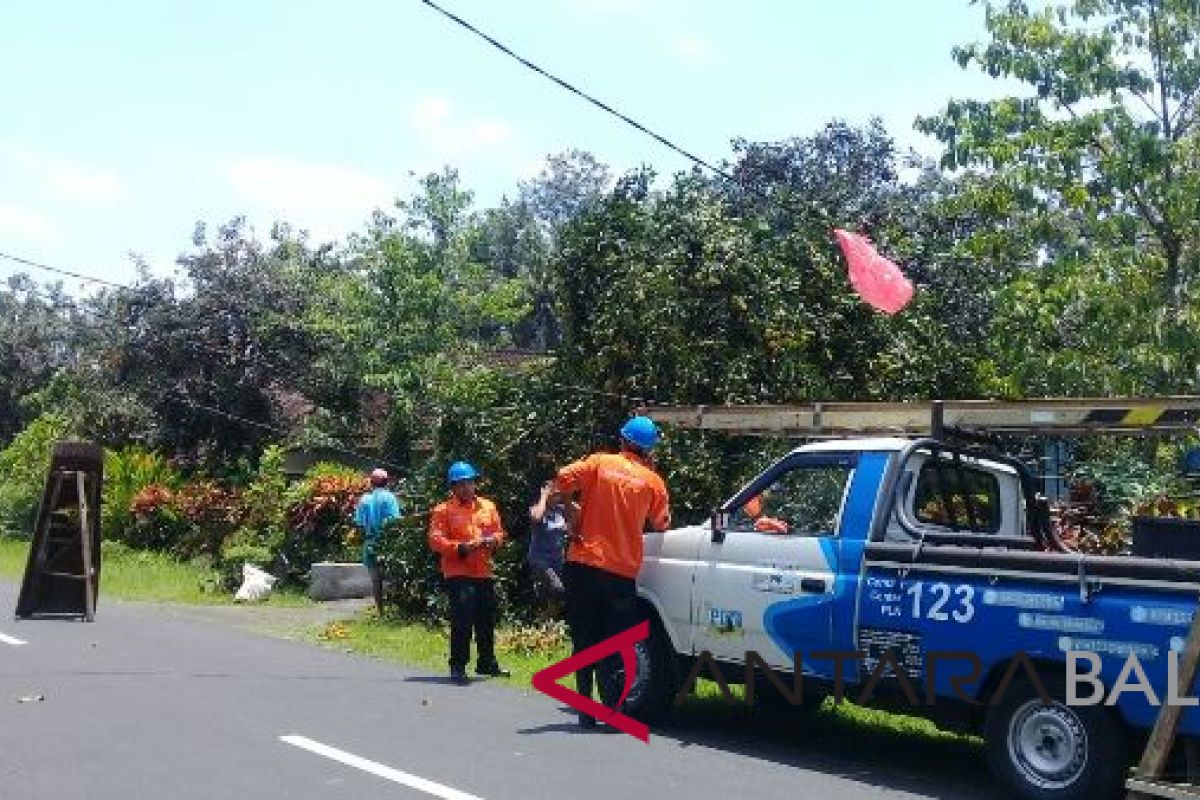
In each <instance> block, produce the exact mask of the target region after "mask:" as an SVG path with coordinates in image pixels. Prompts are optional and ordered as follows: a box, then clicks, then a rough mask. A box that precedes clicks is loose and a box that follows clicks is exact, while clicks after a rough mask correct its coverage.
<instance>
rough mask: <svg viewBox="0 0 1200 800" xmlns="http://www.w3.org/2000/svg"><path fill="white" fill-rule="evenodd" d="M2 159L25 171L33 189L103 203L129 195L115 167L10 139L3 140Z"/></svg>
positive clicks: (66, 198) (20, 170) (61, 197)
mask: <svg viewBox="0 0 1200 800" xmlns="http://www.w3.org/2000/svg"><path fill="white" fill-rule="evenodd" d="M0 159H2V160H3V161H5V162H7V163H8V164H9V165H10V166H11V167H12V168H13V169H14V170H15V171H16V172H17V173H18V174H20V175H22V176H23V179H24V181H25V182H27V183H28V185H29V186H30V187H31V189H32V190H36V191H38V192H43V193H47V194H50V195H52V196H54V197H55V198H57V199H60V200H66V201H70V202H77V203H87V204H95V205H102V204H106V203H112V202H114V201H116V200H120V199H121V198H122V197H124V196H125V182H124V181H122V180H121V177H120V176H119V175H117V174H116V173H115V172H112V171H111V170H106V169H101V168H98V167H92V166H88V165H85V164H80V163H78V162H76V161H72V160H70V159H65V158H59V157H57V156H52V155H49V154H46V153H39V152H35V151H33V150H29V149H27V148H24V147H18V146H16V145H13V144H9V143H6V142H0Z"/></svg>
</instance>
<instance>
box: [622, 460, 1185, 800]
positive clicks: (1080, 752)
mask: <svg viewBox="0 0 1200 800" xmlns="http://www.w3.org/2000/svg"><path fill="white" fill-rule="evenodd" d="M645 553H646V558H645V564H644V567H643V569H642V572H641V574H640V576H639V578H638V590H639V595H640V602H641V604H642V610H643V612H644V613H645V614H646V616H647V617H648V618H649V619H650V620H651V623H652V624H651V637H650V640H649V642H648V643H647V646H646V647H645V649H644V651H643V654H642V661H641V664H640V666H639V677H638V681H637V683H636V686H635V688H634V691H633V692H632V693H631V695H630V697H629V700H628V701H627V704H626V709H627V712H626V713H630V714H633V715H635V716H641V717H642V718H644V719H652V718H654V717H655V716H657V715H660V714H662V713H664V712H666V711H668V710H669V708H670V707H671V705H672V702H673V700H674V698H675V695H676V693H677V692H678V691H679V689H680V687H681V686H682V685H684V684H685V683H686V680H687V677H688V676H689V675H692V674H694V673H693V669H694V668H696V667H697V665H698V662H700V661H704V666H705V670H704V672H703V673H702V674H703V676H704V677H709V676H708V674H707V672H708V671H709V666H710V665H711V666H717V667H719V668H720V672H721V673H722V674H724V675H725V677H726V679H727V680H729V681H731V682H741V681H742V680H744V675H745V665H746V662H747V660H748V659H750V658H752V657H751V656H748V653H756V654H758V656H759V657H760V658H761V659H762V661H764V662H766V663H767V664H769V665H770V666H771V667H773V668H774V669H775V670H777V671H778V673H780V674H781V675H782V676H783V677H785V678H787V679H788V680H789V681H791V680H793V679H794V677H795V672H794V666H793V665H794V664H796V663H798V664H799V665H800V667H799V669H800V674H801V684H802V685H803V688H804V691H805V692H806V693H807V694H808V695H809V696H810V697H811V696H812V690H813V689H814V688H816V689H818V690H821V689H824V690H825V691H829V689H830V687H832V686H833V685H834V681H835V678H836V673H835V670H836V669H837V668H838V664H837V662H836V661H834V660H832V659H828V658H826V659H821V658H819V657H814V656H813V654H815V653H821V652H826V653H827V652H829V651H859V652H861V654H862V656H861V657H859V658H853V659H848V660H843V661H842V662H841V669H842V671H843V675H844V679H845V684H846V687H847V688H846V690H845V692H844V696H845V697H846V698H847V699H851V700H853V699H856V698H857V696H858V695H857V693H856V691H855V687H858V688H862V687H863V685H864V684H866V683H867V682H868V681H869V678H870V676H871V674H872V672H873V671H879V672H880V673H881V674H884V675H886V676H888V677H887V679H886V680H884V681H882V682H878V681H877V684H878V685H877V689H876V691H874V692H873V694H874V696H875V697H876V698H877V700H878V701H879V702H885V703H887V702H890V703H891V704H892V707H895V704H896V703H897V702H898V703H899V708H897V709H896V710H901V711H902V712H903V713H909V714H916V715H921V716H928V717H930V718H932V719H934V720H935V721H936V722H938V724H941V725H946V726H957V727H958V728H959V729H962V728H965V729H967V730H973V731H976V732H979V733H981V734H982V736H983V737H984V741H985V744H986V749H987V754H988V759H989V762H990V764H991V766H992V769H993V771H994V772H995V775H996V777H997V778H998V779H1000V780H1002V781H1004V782H1005V783H1007V784H1008V785H1009V786H1010V787H1012V789H1014V790H1015V791H1016V792H1017V793H1018V794H1019V795H1021V796H1023V797H1027V798H1058V799H1060V800H1068V799H1069V800H1076V799H1078V800H1083V799H1084V798H1087V799H1088V800H1091V799H1092V798H1103V797H1111V796H1116V795H1118V794H1120V792H1121V790H1122V787H1123V785H1124V780H1125V778H1126V775H1127V772H1128V768H1129V766H1130V764H1131V761H1132V758H1133V755H1134V754H1135V751H1136V747H1137V743H1138V741H1139V738H1140V739H1141V740H1142V741H1144V740H1145V737H1146V734H1147V732H1148V729H1149V728H1150V727H1152V726H1153V724H1154V720H1155V718H1156V715H1157V713H1158V708H1157V707H1156V705H1155V704H1154V703H1153V702H1152V700H1151V698H1150V697H1149V696H1148V695H1147V693H1146V692H1145V691H1140V690H1130V688H1129V687H1130V686H1131V685H1132V684H1135V683H1137V676H1136V675H1135V674H1133V673H1130V672H1129V669H1130V667H1129V666H1128V665H1129V662H1130V661H1136V662H1137V665H1140V666H1141V667H1142V668H1143V669H1144V671H1145V676H1144V680H1145V681H1146V682H1148V683H1149V685H1150V686H1151V687H1152V688H1153V692H1154V695H1155V697H1156V698H1158V699H1160V700H1161V701H1163V702H1165V701H1166V698H1167V696H1168V668H1169V667H1170V666H1171V665H1172V662H1173V661H1175V660H1176V659H1177V655H1176V654H1177V653H1178V652H1179V651H1181V650H1182V648H1183V646H1184V641H1185V640H1186V638H1187V635H1188V631H1189V627H1190V625H1191V621H1192V615H1193V611H1194V609H1195V608H1196V605H1197V597H1198V593H1200V562H1176V561H1166V560H1158V559H1145V558H1134V557H1106V556H1086V555H1079V554H1075V553H1071V552H1068V551H1067V548H1065V547H1064V546H1063V545H1062V543H1061V542H1059V541H1058V540H1057V538H1056V537H1055V536H1054V534H1053V533H1052V532H1051V530H1050V525H1049V520H1048V514H1047V511H1046V506H1045V503H1044V501H1043V500H1041V499H1040V498H1039V497H1038V496H1037V495H1036V493H1035V491H1034V487H1033V483H1032V480H1031V478H1030V476H1029V473H1028V471H1027V470H1026V469H1025V468H1024V466H1023V465H1022V464H1021V463H1020V462H1018V461H1016V460H1012V459H1008V458H1006V457H1004V456H1000V455H996V454H992V453H989V452H987V451H982V450H977V449H973V448H958V447H953V446H950V445H947V444H944V443H941V442H937V441H934V440H928V439H926V440H918V441H911V440H904V439H865V440H845V441H832V442H823V443H820V444H812V445H808V446H804V447H800V448H799V449H797V450H794V451H793V452H791V453H790V454H788V455H787V456H785V457H784V458H782V459H780V460H779V461H778V462H776V463H775V464H773V465H771V466H770V467H769V468H768V469H767V470H766V471H765V472H763V473H762V474H761V475H759V476H758V477H757V478H755V479H754V480H753V481H751V482H750V483H749V484H747V485H746V486H745V487H744V488H742V489H741V490H740V491H739V492H737V494H735V495H734V496H733V497H732V498H730V499H729V500H728V501H726V502H725V503H724V504H723V505H721V506H720V508H718V509H717V511H716V512H715V513H714V514H713V517H712V519H711V520H710V521H709V522H708V523H706V524H703V525H697V526H694V527H686V528H680V529H676V530H671V531H667V532H666V533H648V534H646V538H645ZM889 651H890V654H888V653H889ZM946 651H957V652H959V653H962V652H963V651H966V652H968V653H971V654H973V655H974V656H976V657H977V658H978V660H979V662H980V672H979V674H978V676H977V677H972V676H971V674H970V673H971V665H970V664H969V663H967V662H965V661H956V660H944V661H940V662H939V663H937V665H936V667H937V668H936V670H931V669H929V668H928V664H929V663H931V658H930V657H931V656H934V659H936V656H935V655H934V654H937V653H944V652H946ZM1069 653H1087V654H1095V655H1088V656H1086V657H1083V658H1082V660H1079V661H1078V664H1077V666H1078V668H1079V672H1080V673H1084V672H1087V671H1089V670H1091V669H1093V668H1094V667H1095V666H1096V665H1097V664H1098V665H1099V673H1098V676H1099V681H1101V682H1102V687H1101V684H1098V683H1096V682H1095V681H1094V680H1093V682H1092V683H1091V684H1090V685H1089V686H1086V687H1083V688H1082V689H1081V690H1080V693H1079V695H1078V696H1077V697H1075V698H1071V697H1068V696H1067V694H1066V691H1067V686H1066V684H1067V674H1068V673H1067V665H1068V660H1069V659H1068V654H1069ZM797 654H799V656H797ZM885 654H888V655H885ZM1021 654H1024V655H1025V656H1027V657H1028V666H1026V664H1025V662H1024V661H1021V660H1018V659H1021V658H1022V655H1021ZM1131 654H1132V655H1133V656H1136V659H1130V655H1131ZM1075 658H1076V659H1079V658H1080V657H1078V656H1076V657H1075ZM797 659H798V660H797ZM881 659H883V660H885V661H886V662H887V663H886V664H885V665H884V666H883V667H881V666H880V660H881ZM1015 660H1018V661H1016V662H1015V663H1014V661H1015ZM893 664H898V665H900V666H901V671H902V672H903V673H904V674H905V675H906V676H908V680H907V681H906V682H905V683H907V684H909V685H911V686H913V687H915V691H916V693H917V695H918V698H919V700H920V704H919V705H917V706H913V707H908V702H909V700H908V697H907V696H905V695H903V693H902V692H900V690H901V689H903V688H906V687H905V686H902V685H901V681H900V680H898V679H897V678H896V677H895V676H894V675H893V673H892V671H891V666H892V665H893ZM1010 667H1011V669H1010ZM1030 672H1033V673H1034V676H1033V677H1032V678H1031V676H1030V674H1029V673H1030ZM1009 673H1011V680H1009V681H1008V682H1007V685H1004V686H1003V692H1002V693H998V692H997V688H998V687H1000V686H1002V685H1003V684H1005V681H1004V680H1003V679H1004V676H1005V675H1006V674H1009ZM1123 673H1124V674H1123ZM756 674H757V673H756ZM968 678H969V680H968ZM1034 678H1036V679H1037V680H1036V681H1035V680H1034ZM952 681H957V683H952ZM1038 681H1040V683H1041V685H1042V687H1043V688H1044V690H1045V692H1046V693H1047V694H1048V695H1049V696H1050V697H1051V698H1052V700H1053V701H1052V702H1050V703H1049V704H1047V703H1045V702H1043V700H1042V699H1041V697H1042V696H1041V695H1039V692H1038V691H1037V682H1038ZM792 686H793V684H792V683H789V684H788V687H789V688H791V687H792ZM956 686H958V687H959V688H960V689H961V690H962V691H956V689H955V687H956ZM1097 687H1100V689H1099V690H1098V691H1101V692H1103V694H1098V695H1097V696H1096V697H1094V698H1092V699H1093V700H1096V701H1098V702H1097V703H1096V704H1091V705H1083V704H1082V702H1081V701H1080V698H1082V699H1084V700H1086V699H1088V696H1089V695H1092V694H1095V693H1096V690H1097ZM765 688H768V689H770V688H771V686H770V685H769V684H768V685H766V687H765ZM1114 688H1120V689H1122V690H1121V691H1119V692H1116V693H1115V694H1116V697H1115V698H1114V697H1113V694H1114V693H1113V692H1112V690H1113V689H1114ZM1142 688H1143V689H1144V688H1145V684H1143V687H1142ZM760 694H761V693H760ZM1180 694H1183V695H1185V696H1186V694H1187V692H1186V687H1184V689H1182V690H1180ZM964 695H965V697H966V699H964ZM777 696H778V694H777ZM1101 697H1103V698H1104V699H1103V700H1102V701H1101V700H1100V698H1101ZM927 699H933V700H934V701H935V702H933V703H932V704H929V703H927V702H926V700H927ZM1114 699H1115V702H1114V703H1111V704H1110V703H1108V701H1109V700H1114ZM968 700H969V701H971V702H967V701H968ZM993 700H994V701H995V702H992V701H993ZM1068 701H1072V702H1068ZM1179 730H1180V734H1181V735H1182V736H1185V737H1187V736H1196V735H1197V734H1200V714H1197V713H1195V712H1194V711H1192V710H1185V712H1184V715H1183V719H1182V721H1181V723H1180V729H1179Z"/></svg>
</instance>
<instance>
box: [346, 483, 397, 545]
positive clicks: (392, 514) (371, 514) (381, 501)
mask: <svg viewBox="0 0 1200 800" xmlns="http://www.w3.org/2000/svg"><path fill="white" fill-rule="evenodd" d="M398 516H400V503H399V502H397V500H396V495H394V494H392V493H391V492H389V491H388V490H387V489H372V490H371V491H370V492H368V493H367V494H364V495H363V496H362V498H361V499H360V500H359V501H358V506H357V507H356V508H355V509H354V524H355V525H357V526H358V527H360V528H362V531H363V543H364V544H366V545H373V544H375V540H376V539H378V538H379V533H380V532H381V531H382V530H383V526H384V525H386V524H387V522H388V520H392V519H395V518H396V517H398Z"/></svg>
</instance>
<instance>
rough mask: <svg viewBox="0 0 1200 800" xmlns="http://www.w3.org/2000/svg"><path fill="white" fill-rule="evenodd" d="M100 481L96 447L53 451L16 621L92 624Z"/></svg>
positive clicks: (100, 454)
mask: <svg viewBox="0 0 1200 800" xmlns="http://www.w3.org/2000/svg"><path fill="white" fill-rule="evenodd" d="M103 482H104V451H103V450H102V449H101V448H100V447H97V446H95V445H91V444H84V443H78V442H59V443H58V444H56V445H55V446H54V451H53V453H52V454H51V458H50V470H49V472H48V473H47V475H46V484H45V487H44V488H43V490H42V502H41V504H40V506H39V507H38V515H37V521H36V523H35V525H34V529H33V539H32V541H31V543H30V547H29V560H28V561H27V562H26V565H25V579H24V580H23V581H22V583H21V594H20V597H19V598H18V599H17V611H16V617H17V619H28V618H30V617H38V616H55V617H72V616H74V617H82V618H83V619H84V620H86V621H87V622H92V621H93V620H94V619H95V617H96V597H97V593H98V591H99V581H100V496H101V489H102V485H103Z"/></svg>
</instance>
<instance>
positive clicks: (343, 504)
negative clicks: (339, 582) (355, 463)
mask: <svg viewBox="0 0 1200 800" xmlns="http://www.w3.org/2000/svg"><path fill="white" fill-rule="evenodd" d="M368 488H369V482H368V481H367V479H366V478H365V477H364V476H363V475H361V474H360V473H357V472H354V471H351V470H347V469H346V468H344V467H330V466H329V465H320V464H319V465H317V466H316V467H313V469H312V470H310V471H309V473H308V474H307V475H306V476H305V478H304V480H303V481H301V482H300V483H299V484H298V485H297V486H296V487H294V488H293V490H292V491H290V492H289V497H288V501H289V502H288V508H287V520H288V525H289V528H290V535H289V538H288V540H287V542H286V543H284V545H283V546H282V549H281V552H282V555H283V557H284V558H285V559H286V561H287V566H286V570H287V574H288V576H290V577H298V576H301V575H303V574H304V573H306V572H307V571H308V568H309V567H310V566H311V565H312V564H314V563H316V562H318V561H346V560H354V561H357V560H358V554H357V550H356V548H355V547H354V543H355V540H356V538H355V537H356V536H357V531H356V530H355V528H354V523H353V516H354V507H355V505H356V504H357V503H358V500H359V498H360V497H362V495H363V493H365V492H366V491H367V490H368Z"/></svg>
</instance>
